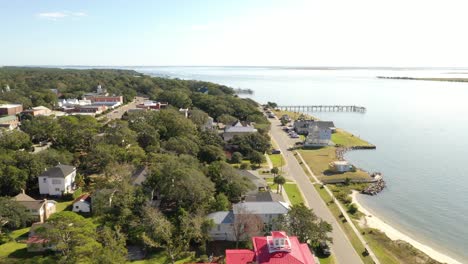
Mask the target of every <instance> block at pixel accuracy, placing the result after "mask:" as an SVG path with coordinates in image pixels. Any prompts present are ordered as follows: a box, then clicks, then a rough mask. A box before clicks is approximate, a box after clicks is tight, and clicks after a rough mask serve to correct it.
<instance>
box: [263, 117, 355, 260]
mask: <svg viewBox="0 0 468 264" xmlns="http://www.w3.org/2000/svg"><path fill="white" fill-rule="evenodd" d="M269 120H270V122H271V123H272V125H271V136H272V137H273V139H274V140H275V141H276V143H278V146H279V148H280V150H281V152H282V153H283V154H284V158H285V159H286V163H287V166H285V167H284V171H285V172H286V174H287V175H286V176H287V177H289V178H292V179H294V180H295V181H296V182H297V185H298V186H299V188H300V189H301V191H302V193H303V194H304V197H305V199H306V203H307V205H308V206H309V207H310V208H312V209H313V210H314V212H315V214H317V216H319V217H320V218H322V219H324V220H325V221H327V222H329V223H331V224H332V226H333V232H332V237H333V244H332V245H331V249H332V252H333V254H334V256H335V260H336V262H337V263H340V264H355V263H356V264H357V263H363V262H362V260H361V258H360V257H359V255H358V253H357V252H356V251H355V250H354V248H353V246H352V245H351V243H350V242H349V240H348V238H347V237H346V234H345V233H344V231H343V230H342V229H341V227H340V225H339V224H338V222H337V221H336V219H335V217H334V216H333V215H332V214H331V212H330V210H329V209H328V208H327V206H326V204H325V202H324V201H323V200H322V198H321V197H320V196H319V194H318V193H317V191H316V190H315V188H314V186H313V184H312V182H311V181H310V180H309V177H308V176H307V175H306V174H305V172H304V170H303V169H302V167H301V166H300V165H299V163H298V162H297V160H296V159H295V157H294V155H293V154H292V152H290V151H288V150H287V149H288V148H289V147H290V146H292V145H293V144H294V142H295V140H292V139H290V138H289V137H288V135H287V134H286V133H285V132H284V131H283V130H281V126H280V125H281V124H280V122H279V121H278V120H277V119H269ZM296 141H297V140H296Z"/></svg>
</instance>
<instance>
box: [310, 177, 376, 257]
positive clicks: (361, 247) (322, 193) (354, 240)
mask: <svg viewBox="0 0 468 264" xmlns="http://www.w3.org/2000/svg"><path fill="white" fill-rule="evenodd" d="M314 187H315V189H316V190H317V192H318V193H319V195H320V197H322V200H324V201H325V203H327V205H328V209H329V210H330V211H331V212H332V214H333V216H335V218H336V220H337V221H338V223H339V224H340V226H341V229H343V231H344V232H345V234H346V236H347V237H348V239H349V241H350V242H351V244H352V245H353V247H354V249H355V250H356V252H358V255H359V256H360V257H361V259H362V261H363V262H364V263H365V264H373V263H374V261H373V260H372V258H371V257H370V256H363V255H362V254H361V253H362V252H364V249H365V248H364V245H363V244H362V243H361V241H360V240H359V238H358V237H357V236H356V234H355V233H354V231H353V229H352V228H351V226H350V225H349V224H348V223H347V222H346V220H345V218H344V217H340V215H341V211H340V209H339V208H338V206H337V205H336V204H335V203H334V202H333V199H332V198H331V197H330V195H329V194H328V193H327V191H326V190H325V189H322V188H320V187H321V186H320V185H314ZM377 257H378V256H377ZM379 259H380V258H379Z"/></svg>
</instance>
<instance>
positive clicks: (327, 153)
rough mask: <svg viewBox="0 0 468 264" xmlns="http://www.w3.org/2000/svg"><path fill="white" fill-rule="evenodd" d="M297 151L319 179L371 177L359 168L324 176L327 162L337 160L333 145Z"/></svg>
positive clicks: (362, 178) (363, 178)
mask: <svg viewBox="0 0 468 264" xmlns="http://www.w3.org/2000/svg"><path fill="white" fill-rule="evenodd" d="M298 151H299V153H300V154H301V155H302V157H303V158H304V160H305V162H306V163H307V165H309V167H310V169H311V170H312V172H313V173H314V174H315V176H317V178H318V179H319V180H345V179H346V178H349V179H351V180H354V179H356V180H365V179H371V177H370V176H369V175H368V174H367V173H366V172H364V171H361V170H356V171H355V172H352V171H348V172H345V173H337V174H329V175H326V176H325V175H324V174H328V173H327V170H328V169H329V167H328V164H330V162H332V161H336V160H337V158H336V153H335V148H334V147H324V148H319V149H307V150H298Z"/></svg>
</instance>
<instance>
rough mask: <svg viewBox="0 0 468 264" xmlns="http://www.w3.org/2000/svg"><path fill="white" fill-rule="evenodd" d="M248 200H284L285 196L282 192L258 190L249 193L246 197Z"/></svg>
mask: <svg viewBox="0 0 468 264" xmlns="http://www.w3.org/2000/svg"><path fill="white" fill-rule="evenodd" d="M245 201H246V202H283V201H284V200H283V197H282V196H281V195H280V194H277V193H273V192H268V191H265V192H257V193H255V194H248V195H247V196H246V197H245Z"/></svg>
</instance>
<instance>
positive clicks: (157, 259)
mask: <svg viewBox="0 0 468 264" xmlns="http://www.w3.org/2000/svg"><path fill="white" fill-rule="evenodd" d="M194 261H195V262H196V261H197V259H194V258H192V257H186V258H184V259H181V260H177V261H176V262H175V263H176V264H183V263H186V262H194ZM128 263H132V264H169V263H171V262H170V261H169V259H168V257H167V256H166V255H165V254H164V252H159V253H157V254H153V255H151V256H149V257H148V258H147V259H143V260H136V261H129V262H128Z"/></svg>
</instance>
